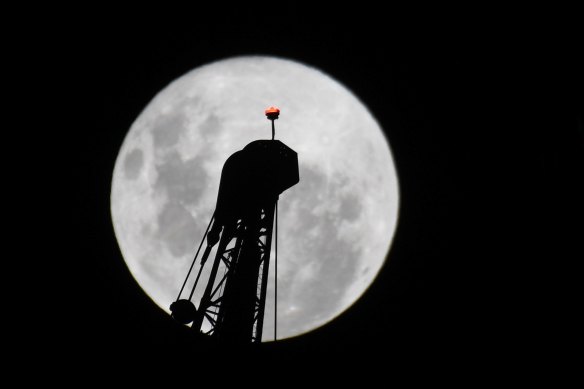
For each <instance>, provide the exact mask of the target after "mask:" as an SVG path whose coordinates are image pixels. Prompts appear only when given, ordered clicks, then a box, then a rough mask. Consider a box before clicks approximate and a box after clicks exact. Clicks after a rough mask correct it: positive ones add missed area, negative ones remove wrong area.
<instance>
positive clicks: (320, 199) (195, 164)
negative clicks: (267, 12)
mask: <svg viewBox="0 0 584 389" xmlns="http://www.w3.org/2000/svg"><path fill="white" fill-rule="evenodd" d="M269 106H277V107H279V108H280V110H281V114H280V118H279V119H278V120H277V121H276V122H275V124H276V139H278V140H280V141H282V142H283V143H285V144H286V145H288V146H289V147H290V148H292V149H293V150H295V151H296V152H297V153H298V162H299V169H300V182H299V183H298V184H296V185H295V186H293V187H292V188H290V189H288V190H287V191H285V192H284V193H283V194H282V195H280V200H279V202H278V204H279V205H278V207H279V209H278V219H279V224H278V274H277V277H278V293H277V295H278V301H277V334H278V338H279V339H281V338H289V337H293V336H297V335H301V334H303V333H306V332H309V331H311V330H313V329H315V328H318V327H320V326H322V325H324V324H326V323H327V322H330V321H331V320H333V319H334V318H335V317H337V316H338V315H340V314H341V313H342V312H343V311H345V310H347V309H348V308H349V307H350V306H351V305H352V304H353V303H354V302H355V301H357V300H358V299H359V297H360V296H361V295H362V294H363V293H364V292H365V290H366V289H367V288H368V287H369V285H371V283H372V282H373V281H374V280H375V278H376V276H377V274H378V273H379V271H380V269H381V268H382V266H383V265H384V263H385V260H386V257H387V256H388V252H389V248H390V246H391V242H392V239H393V235H394V232H395V227H396V223H397V217H398V204H399V198H398V182H397V178H396V173H395V167H394V163H393V159H392V154H391V150H390V147H389V144H388V141H387V139H386V138H385V136H384V134H383V132H382V130H381V128H380V126H379V124H378V123H377V122H376V120H375V119H374V117H373V116H372V114H371V112H369V110H368V109H367V108H366V107H365V105H364V104H363V103H362V102H361V101H360V100H359V99H358V98H357V97H356V96H355V95H354V94H353V93H352V92H351V91H349V90H348V89H347V88H346V87H345V86H343V85H342V84H341V83H339V82H338V81H336V80H334V79H333V78H331V77H330V76H328V75H327V74H325V73H323V72H322V71H320V70H318V69H315V68H313V67H310V66H307V65H305V64H302V63H299V62H295V61H292V60H287V59H281V58H274V57H263V56H244V57H235V58H229V59H224V60H221V61H217V62H213V63H210V64H207V65H204V66H201V67H199V68H196V69H194V70H192V71H190V72H188V73H187V74H185V75H183V76H181V77H179V78H178V79H176V80H174V81H173V82H171V83H170V84H169V85H168V86H167V87H165V88H164V89H163V90H162V91H160V92H159V93H158V94H157V95H156V96H155V97H154V98H153V100H152V101H151V102H150V103H149V104H148V105H147V106H146V108H145V109H144V110H143V111H142V112H141V114H140V115H139V116H138V117H137V118H136V120H135V121H134V123H133V124H132V126H131V128H130V129H129V132H128V133H127V135H126V137H125V140H124V142H123V144H122V146H121V148H120V151H119V154H118V157H117V160H116V163H115V168H114V171H113V179H112V189H111V199H110V201H111V216H112V223H113V226H114V231H115V235H116V238H117V241H118V244H119V247H120V250H121V253H122V255H123V257H124V260H125V261H126V264H127V266H128V268H129V270H130V272H131V273H132V275H133V276H134V278H135V279H136V280H137V282H138V283H139V284H140V286H141V287H142V289H143V290H144V292H145V293H146V294H147V295H148V296H149V297H150V298H151V299H152V301H153V302H154V303H156V304H157V305H158V306H159V307H160V308H162V309H163V310H165V311H166V312H167V313H169V314H170V310H169V307H170V304H171V303H172V302H173V301H174V300H176V298H177V295H178V292H179V290H180V287H181V285H182V283H183V281H184V279H185V276H186V274H187V271H188V269H189V266H190V264H191V262H192V260H193V257H194V255H195V253H196V250H197V247H198V245H199V243H200V242H201V239H202V238H203V235H204V233H205V229H206V228H207V224H208V223H209V220H210V219H211V216H212V214H213V211H214V209H215V205H216V200H217V192H218V189H219V180H220V177H221V169H222V168H223V164H224V162H225V160H226V159H227V158H228V157H229V156H230V155H231V154H233V153H234V152H236V151H238V150H241V149H242V148H243V147H244V146H246V145H247V144H248V143H250V142H252V141H254V140H257V139H271V135H272V134H271V124H270V121H269V120H267V119H266V117H265V116H264V110H265V109H266V108H267V107H269ZM272 246H273V245H272ZM273 250H274V247H272V255H271V258H272V261H273V258H274V256H273V253H274V251H273ZM269 270H270V279H269V281H268V296H267V298H266V308H265V316H264V317H265V319H264V329H263V339H262V341H270V340H273V335H274V319H273V317H274V276H275V274H274V266H273V265H272V266H270V268H269ZM185 290H190V289H189V285H187V288H185ZM183 298H185V297H184V294H183ZM195 301H198V300H196V299H193V302H195Z"/></svg>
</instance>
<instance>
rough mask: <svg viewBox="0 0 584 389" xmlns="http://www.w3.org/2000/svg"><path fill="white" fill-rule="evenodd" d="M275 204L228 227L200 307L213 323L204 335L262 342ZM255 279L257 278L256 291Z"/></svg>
mask: <svg viewBox="0 0 584 389" xmlns="http://www.w3.org/2000/svg"><path fill="white" fill-rule="evenodd" d="M274 205H275V204H272V205H271V206H270V207H268V208H267V209H263V208H262V209H259V210H258V215H253V216H250V217H249V218H248V219H247V220H244V219H240V220H238V221H237V223H236V224H235V226H233V225H232V226H226V227H225V230H224V231H223V233H222V236H221V240H220V242H219V246H218V248H217V253H216V256H215V261H214V263H213V268H212V269H211V274H210V276H209V281H208V283H207V288H206V290H205V293H204V295H203V297H202V299H201V303H200V306H199V309H198V310H199V312H200V313H203V315H204V318H205V319H206V321H207V323H208V324H209V325H210V329H209V330H206V331H204V333H205V334H207V335H212V336H216V337H217V338H219V339H225V340H230V341H236V339H238V338H240V337H241V336H244V335H243V334H251V342H252V343H259V342H261V339H262V329H263V321H264V320H263V319H264V309H265V301H266V295H267V287H268V271H269V265H270V248H271V243H272V230H273V220H274ZM255 216H257V217H255ZM250 219H251V220H250ZM221 265H223V266H221ZM221 267H223V270H224V272H223V274H222V275H221V277H218V273H219V270H220V268H221ZM252 279H255V280H257V283H256V285H255V287H254V288H253V290H252V289H251V287H250V285H251V283H250V282H249V280H252ZM195 324H197V323H195ZM201 324H202V323H201Z"/></svg>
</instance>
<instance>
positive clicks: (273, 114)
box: [266, 107, 280, 120]
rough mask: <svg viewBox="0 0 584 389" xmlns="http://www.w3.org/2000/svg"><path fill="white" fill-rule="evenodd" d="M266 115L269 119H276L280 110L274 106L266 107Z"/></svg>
mask: <svg viewBox="0 0 584 389" xmlns="http://www.w3.org/2000/svg"><path fill="white" fill-rule="evenodd" d="M266 116H267V117H268V119H269V120H276V119H278V116H280V110H279V109H278V108H276V107H270V108H268V109H266Z"/></svg>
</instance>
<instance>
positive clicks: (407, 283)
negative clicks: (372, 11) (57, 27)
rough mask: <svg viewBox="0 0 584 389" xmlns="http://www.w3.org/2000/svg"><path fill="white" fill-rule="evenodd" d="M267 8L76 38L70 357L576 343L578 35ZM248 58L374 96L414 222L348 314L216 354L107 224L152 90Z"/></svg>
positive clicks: (402, 357)
mask: <svg viewBox="0 0 584 389" xmlns="http://www.w3.org/2000/svg"><path fill="white" fill-rule="evenodd" d="M284 11H286V9H285V10H283V11H282V12H284ZM294 15H297V14H294ZM266 19H267V20H268V21H267V22H266V21H264V22H262V23H256V22H255V21H252V20H249V21H248V22H245V21H244V22H242V21H241V20H240V18H239V17H238V16H235V15H231V16H226V17H225V18H222V19H221V22H213V23H210V22H207V23H205V24H200V23H193V25H192V26H190V27H188V28H184V29H180V30H179V29H175V30H173V31H172V32H169V31H168V30H164V31H160V30H158V29H155V28H151V27H149V26H142V27H140V28H133V29H129V28H128V29H122V28H121V27H119V26H117V27H112V26H108V27H106V26H102V27H101V28H97V27H96V29H95V30H93V29H91V28H89V29H88V30H91V32H87V33H84V34H83V36H82V37H81V38H79V39H81V40H82V42H83V45H82V50H80V52H79V55H77V56H76V61H77V62H76V63H75V67H76V69H77V70H82V71H79V72H75V77H76V80H78V81H79V82H80V83H82V84H83V88H84V89H85V95H84V96H86V97H85V98H84V109H83V110H82V111H81V112H80V113H81V114H82V115H86V117H87V119H86V120H85V121H86V122H87V121H89V123H90V125H89V127H88V128H87V129H85V130H84V131H83V134H82V136H81V137H80V138H79V139H78V141H80V142H81V146H82V147H81V150H82V151H81V152H80V155H79V161H80V163H79V164H78V165H76V166H75V167H74V174H75V179H76V182H77V185H76V191H77V193H78V194H77V195H76V197H75V201H74V202H73V204H72V205H73V206H74V207H75V210H74V215H75V228H74V230H75V232H74V233H75V234H77V235H78V237H77V238H76V239H77V240H78V241H79V242H80V243H81V252H80V254H79V255H80V257H82V258H78V259H79V261H80V262H81V264H80V265H79V264H78V266H77V267H76V270H74V271H69V270H68V271H67V273H66V274H67V276H69V277H68V278H70V281H73V282H74V286H75V288H77V290H82V291H83V293H82V297H78V298H77V300H75V302H72V303H71V306H74V307H76V308H75V309H76V310H77V311H76V315H75V316H76V318H75V319H73V318H72V317H70V315H67V319H66V320H63V321H62V323H61V324H59V325H58V327H59V330H60V331H59V334H60V335H59V339H63V338H66V339H68V340H70V341H68V342H67V344H68V345H70V346H71V350H72V351H71V354H72V355H80V356H84V357H83V358H89V359H92V358H97V357H96V356H97V355H110V356H112V359H109V360H108V361H109V362H107V361H102V363H103V365H102V367H101V369H104V370H107V369H108V366H109V365H108V364H112V365H115V363H114V362H112V361H113V360H117V359H118V358H119V359H120V360H124V359H126V358H127V359H131V360H136V359H138V360H139V359H140V358H144V359H147V360H148V361H149V362H150V363H153V364H156V362H155V361H158V360H160V364H161V366H162V365H163V364H165V363H169V361H172V362H170V364H174V362H175V359H174V358H177V359H179V358H180V360H181V361H183V362H181V363H185V365H188V364H189V363H190V362H192V363H193V364H195V365H197V369H199V370H198V371H199V372H200V371H201V370H202V369H203V368H204V367H208V366H210V365H212V362H210V361H209V358H226V360H230V363H233V364H235V365H242V366H248V367H249V366H251V365H252V362H250V360H254V361H259V362H258V363H262V364H264V365H265V366H271V367H272V368H276V367H275V366H277V365H278V366H280V367H279V369H281V370H282V371H285V370H286V369H287V368H288V367H290V366H292V365H293V366H294V369H303V368H310V369H315V370H318V369H319V367H318V366H320V364H322V363H325V364H328V363H329V362H330V363H333V365H334V363H337V362H338V363H342V364H343V366H352V367H353V368H354V370H353V373H354V374H357V372H358V371H360V370H359V368H360V367H363V366H370V364H373V363H375V365H376V366H378V367H379V366H381V367H382V369H385V368H386V367H384V366H387V368H390V367H391V366H393V365H392V363H393V362H392V361H402V362H404V361H408V362H407V363H411V364H412V365H413V366H419V363H420V361H421V360H424V361H427V362H429V363H430V364H433V365H440V364H442V363H446V362H445V360H444V358H447V359H448V360H449V361H451V362H452V363H453V364H455V365H456V366H463V365H464V366H467V367H473V366H475V367H478V366H484V363H487V362H488V361H491V362H492V361H493V360H496V361H499V362H498V363H501V364H503V365H505V364H506V363H507V362H508V363H511V361H513V360H515V359H516V358H517V359H521V360H524V359H525V358H534V359H538V357H536V356H537V355H540V354H541V353H543V354H545V352H544V351H543V350H547V349H548V348H549V347H553V345H554V344H555V342H556V341H558V342H560V343H561V341H560V340H557V338H556V336H560V335H561V334H559V333H557V332H555V331H557V329H554V330H552V329H551V328H552V327H551V325H552V324H551V323H555V324H557V323H558V322H565V323H569V322H570V321H571V317H573V315H574V314H573V313H571V312H570V311H571V309H570V308H569V307H570V306H571V302H570V301H571V300H570V298H569V296H572V295H575V293H576V289H577V283H576V280H575V277H576V275H575V274H574V271H575V270H574V269H575V262H577V261H581V259H582V258H583V256H582V255H581V254H582V248H581V247H578V245H577V243H578V242H581V241H582V236H584V235H582V232H583V230H582V216H583V213H582V204H581V203H582V200H581V199H583V198H584V196H583V195H584V192H583V190H582V179H583V177H584V175H583V171H582V166H584V164H583V161H584V157H583V154H584V128H583V126H584V123H583V118H582V111H581V110H580V111H579V110H578V107H580V108H581V107H582V106H584V105H582V83H581V81H582V78H581V73H582V71H581V69H582V61H581V60H579V59H578V58H577V55H576V47H575V46H573V45H572V44H573V42H572V40H569V39H563V35H562V34H560V33H557V34H556V35H550V34H548V33H547V32H546V31H533V33H526V32H519V33H515V31H513V29H511V30H512V31H509V33H506V32H505V33H504V32H502V31H501V30H498V31H497V32H495V30H493V29H489V28H487V27H484V28H483V27H477V26H474V27H473V26H472V23H469V25H467V26H461V27H460V28H453V29H452V31H446V29H434V28H428V30H424V29H418V28H414V27H413V26H409V27H404V28H403V29H398V28H395V29H390V28H389V27H387V26H386V25H384V24H383V23H371V24H368V25H367V26H366V28H356V27H354V26H353V27H347V26H345V25H343V26H340V25H338V24H334V23H331V24H327V23H326V22H323V23H318V24H317V23H310V22H308V21H305V22H304V23H303V22H299V21H297V20H296V19H295V17H293V16H290V15H289V17H287V18H284V17H277V18H276V17H274V18H270V17H268V18H266ZM254 20H255V19H254ZM299 25H300V26H303V27H299ZM580 43H581V42H580ZM248 54H261V55H274V56H280V57H283V58H289V59H292V60H298V61H300V62H303V63H306V64H309V65H312V66H314V67H316V68H319V69H321V70H323V71H324V72H326V73H328V74H329V75H331V76H332V77H334V78H335V79H337V80H339V81H340V82H341V83H343V84H344V85H346V86H347V87H348V88H349V89H351V90H352V91H353V92H354V93H355V94H356V95H357V96H358V97H359V98H360V99H361V100H362V101H363V102H364V103H365V104H366V105H367V106H368V108H369V109H370V110H371V112H372V113H373V115H374V116H375V117H376V119H377V120H378V121H379V123H380V124H381V126H382V127H383V128H384V129H385V131H386V135H387V138H388V139H389V141H390V143H391V147H392V151H393V153H394V154H393V155H394V159H395V163H396V169H397V173H398V179H399V183H400V189H401V194H400V195H401V208H400V218H399V220H398V227H397V233H396V236H395V240H394V243H393V246H392V249H391V252H390V256H389V263H388V265H386V266H385V267H384V268H383V270H382V272H381V273H380V275H379V277H378V278H377V281H376V282H375V283H374V284H373V286H372V287H371V288H370V289H369V290H368V291H367V292H366V294H365V295H364V296H363V297H362V298H361V299H360V300H359V301H358V303H356V304H355V305H354V306H353V307H351V308H350V309H349V310H348V311H347V312H346V313H345V314H344V315H342V316H341V317H339V318H338V319H337V320H335V321H334V322H331V323H330V324H328V325H326V326H324V327H322V328H320V329H318V330H317V331H314V332H312V333H310V334H307V335H305V336H302V337H299V338H295V339H289V340H285V341H281V342H279V343H278V344H277V345H264V346H261V347H260V348H258V349H251V350H234V349H227V348H220V349H216V348H213V347H212V346H210V345H207V344H199V343H197V341H196V340H195V339H193V338H192V337H191V335H190V333H189V332H188V331H186V329H184V328H182V327H181V326H180V325H178V324H176V323H174V322H173V321H172V320H171V319H170V318H169V317H168V316H167V315H166V313H164V312H163V311H161V310H160V309H159V308H158V307H156V306H155V305H154V304H153V303H152V302H151V301H150V300H149V299H148V297H147V296H146V295H145V294H144V293H143V292H142V290H141V289H140V287H139V286H138V285H137V283H136V282H135V281H134V279H133V278H132V276H131V274H130V272H129V271H128V269H127V268H126V266H125V263H124V261H123V259H122V257H121V254H120V251H119V249H118V246H117V242H116V240H115V237H114V233H113V227H112V225H111V220H110V212H109V193H110V182H111V175H112V171H113V167H114V163H115V158H116V155H117V152H118V150H119V147H120V146H121V143H122V141H123V139H124V136H125V135H126V132H127V131H128V129H129V127H130V125H131V124H132V122H133V121H134V119H135V118H136V117H137V116H138V115H139V113H140V112H141V110H142V109H143V108H144V106H145V105H146V104H147V103H148V102H149V101H150V99H152V98H153V97H154V96H155V94H156V93H158V92H159V91H160V90H161V89H162V88H163V87H165V86H166V85H167V84H168V83H169V82H170V81H172V80H173V79H175V78H177V77H179V76H180V75H182V74H184V73H186V72H188V71H189V70H191V69H193V68H195V67H197V66H199V65H202V64H205V63H208V62H211V61H214V60H218V59H223V58H228V57H232V56H236V55H248ZM77 73H79V74H77ZM578 96H579V97H578ZM326 103H327V102H323V104H326ZM193 239H195V240H197V239H199V237H193ZM79 274H83V277H80V276H79ZM80 323H83V324H80ZM548 324H549V325H548ZM552 335H553V336H552ZM185 361H187V362H185ZM237 361H239V362H237ZM242 361H243V362H242ZM324 361H328V362H324ZM254 363H255V362H254ZM282 366H284V367H282ZM384 374H389V373H387V372H385V373H384Z"/></svg>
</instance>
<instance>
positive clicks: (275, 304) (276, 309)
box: [272, 122, 278, 342]
mask: <svg viewBox="0 0 584 389" xmlns="http://www.w3.org/2000/svg"><path fill="white" fill-rule="evenodd" d="M272 123H273V122H272ZM277 328H278V200H276V255H275V258H274V342H277V341H278V336H277V332H276V330H277Z"/></svg>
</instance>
